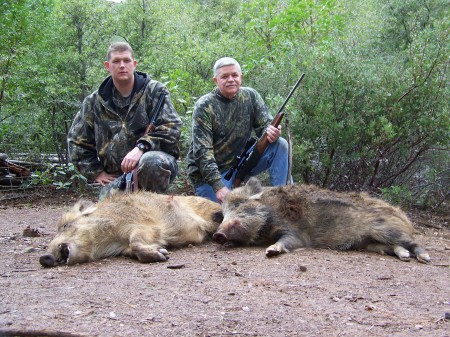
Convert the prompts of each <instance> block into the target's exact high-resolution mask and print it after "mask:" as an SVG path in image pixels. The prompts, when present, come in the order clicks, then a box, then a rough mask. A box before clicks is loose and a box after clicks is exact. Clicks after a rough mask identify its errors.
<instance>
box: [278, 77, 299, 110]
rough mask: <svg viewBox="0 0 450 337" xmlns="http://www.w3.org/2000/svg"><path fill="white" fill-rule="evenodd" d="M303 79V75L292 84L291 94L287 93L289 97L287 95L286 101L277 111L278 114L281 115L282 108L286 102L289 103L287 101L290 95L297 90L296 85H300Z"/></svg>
mask: <svg viewBox="0 0 450 337" xmlns="http://www.w3.org/2000/svg"><path fill="white" fill-rule="evenodd" d="M303 77H305V74H302V76H300V78H299V79H298V80H297V82H296V83H295V84H294V87H293V88H292V90H291V92H290V93H289V95H287V97H286V99H285V100H284V103H283V105H282V106H281V108H280V110H278V113H281V111H283V109H284V107H285V106H286V104H287V102H288V101H289V99H290V98H291V96H292V94H293V93H294V91H295V89H297V87H298V85H299V84H300V82H301V81H302V80H303Z"/></svg>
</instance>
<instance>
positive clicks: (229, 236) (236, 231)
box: [213, 219, 245, 245]
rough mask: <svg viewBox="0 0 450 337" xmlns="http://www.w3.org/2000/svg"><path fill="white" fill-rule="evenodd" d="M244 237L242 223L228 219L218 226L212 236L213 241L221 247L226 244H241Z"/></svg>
mask: <svg viewBox="0 0 450 337" xmlns="http://www.w3.org/2000/svg"><path fill="white" fill-rule="evenodd" d="M244 237H245V235H244V228H243V225H242V223H241V222H240V221H239V220H238V219H230V220H228V221H226V222H223V223H222V224H221V225H220V226H219V228H218V230H217V232H216V233H214V235H213V240H214V241H215V242H217V243H220V244H222V245H223V244H224V243H227V242H232V243H233V244H243V243H244V242H243V238H244Z"/></svg>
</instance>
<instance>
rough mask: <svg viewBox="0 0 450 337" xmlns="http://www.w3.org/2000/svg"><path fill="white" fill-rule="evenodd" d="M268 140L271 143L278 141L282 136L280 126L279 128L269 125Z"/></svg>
mask: <svg viewBox="0 0 450 337" xmlns="http://www.w3.org/2000/svg"><path fill="white" fill-rule="evenodd" d="M266 135H267V140H268V141H269V143H273V142H276V141H277V139H278V138H279V137H280V136H281V125H278V128H276V127H274V126H273V125H269V127H268V128H267V130H266Z"/></svg>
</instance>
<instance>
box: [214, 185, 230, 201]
mask: <svg viewBox="0 0 450 337" xmlns="http://www.w3.org/2000/svg"><path fill="white" fill-rule="evenodd" d="M228 192H230V190H229V189H228V188H227V187H226V186H224V187H222V188H221V189H220V190H217V192H216V198H217V200H219V204H221V203H222V202H223V199H224V198H225V196H226V195H227V194H228Z"/></svg>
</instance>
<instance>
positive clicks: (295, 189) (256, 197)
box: [213, 178, 430, 263]
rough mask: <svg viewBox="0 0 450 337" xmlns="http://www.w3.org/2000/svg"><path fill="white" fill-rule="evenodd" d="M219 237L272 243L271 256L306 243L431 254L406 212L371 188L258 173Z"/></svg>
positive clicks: (404, 256) (403, 255)
mask: <svg viewBox="0 0 450 337" xmlns="http://www.w3.org/2000/svg"><path fill="white" fill-rule="evenodd" d="M222 210H223V215H224V219H223V222H222V224H221V225H220V226H219V228H218V230H217V232H216V233H215V234H214V235H213V239H214V240H215V241H216V242H218V243H220V244H224V243H226V242H230V243H232V244H237V245H264V244H268V245H270V246H269V247H268V248H267V249H266V256H267V257H271V256H275V255H278V254H281V253H288V252H289V251H291V250H293V249H296V248H300V247H314V248H331V249H337V250H349V249H356V250H360V249H365V250H368V251H372V252H377V253H381V254H390V255H393V254H395V255H396V256H398V257H399V258H400V259H401V260H408V259H409V258H410V255H411V253H412V254H413V255H415V256H416V258H417V260H419V261H420V262H424V263H427V262H429V261H430V257H429V255H428V253H427V252H426V251H425V249H423V248H422V247H420V246H419V245H418V244H417V243H415V242H414V241H413V239H412V235H413V227H412V225H411V222H410V221H409V220H408V218H407V216H406V214H405V213H403V212H402V211H401V210H400V209H399V208H396V207H393V206H391V205H389V204H388V203H386V202H384V201H383V200H380V199H375V198H371V197H370V196H369V195H367V194H366V193H339V192H332V191H329V190H325V189H320V188H318V187H315V186H312V185H293V186H285V187H262V186H261V183H260V182H259V181H258V179H256V178H251V179H250V180H249V181H248V182H247V184H246V185H245V186H242V187H239V188H237V189H234V190H232V191H231V192H229V193H228V194H227V196H226V197H225V200H224V202H223V204H222Z"/></svg>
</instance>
